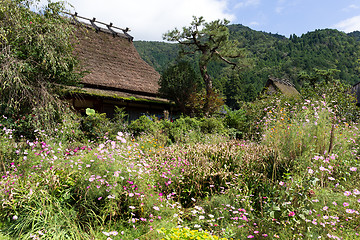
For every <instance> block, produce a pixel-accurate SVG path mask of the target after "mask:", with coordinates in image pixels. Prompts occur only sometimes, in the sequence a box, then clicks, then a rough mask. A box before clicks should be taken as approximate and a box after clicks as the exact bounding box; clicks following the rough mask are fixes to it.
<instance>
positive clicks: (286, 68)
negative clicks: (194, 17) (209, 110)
mask: <svg viewBox="0 0 360 240" xmlns="http://www.w3.org/2000/svg"><path fill="white" fill-rule="evenodd" d="M229 32H230V38H231V39H236V40H237V41H238V42H239V43H240V47H243V48H245V49H246V50H247V51H248V58H249V59H250V60H251V67H249V68H247V69H245V70H243V71H240V72H238V73H237V74H233V73H230V72H229V71H228V70H227V69H226V68H224V67H225V66H222V65H221V64H220V63H216V62H215V63H212V64H211V66H210V67H209V71H210V73H211V75H212V77H213V79H214V85H215V87H216V88H217V89H219V90H220V91H222V93H223V94H224V95H225V97H226V99H227V104H228V105H230V106H232V107H236V103H237V101H239V100H240V101H244V100H245V101H251V100H253V99H254V98H255V97H256V96H257V94H258V93H259V92H260V91H261V90H262V89H263V87H264V85H265V82H266V81H267V78H268V76H269V75H271V76H275V77H280V78H288V79H290V81H292V82H293V83H294V84H295V86H296V87H297V88H301V86H302V85H303V82H302V80H301V79H300V78H299V74H300V73H301V72H305V73H309V74H310V73H312V72H314V69H321V70H328V69H337V70H339V71H338V72H337V73H336V75H335V76H334V78H336V79H340V80H342V81H343V82H345V83H348V84H355V83H357V82H359V81H360V77H359V70H360V64H359V59H360V32H359V31H356V32H353V33H349V34H345V33H343V32H340V31H338V30H333V29H323V30H316V31H313V32H308V33H306V34H303V35H302V36H296V35H291V36H290V38H286V37H284V36H281V35H278V34H271V33H266V32H260V31H255V30H252V29H250V28H248V27H246V26H243V25H240V24H236V25H229ZM135 46H136V48H137V50H138V51H139V53H140V55H141V56H142V58H143V59H144V60H145V61H146V62H148V63H149V64H150V65H152V66H153V67H154V68H155V69H156V70H157V71H159V72H162V71H163V70H164V69H166V68H167V67H168V66H169V64H170V63H171V62H173V61H174V60H175V59H176V57H177V55H178V50H179V47H178V45H177V44H172V43H165V42H143V41H138V42H135Z"/></svg>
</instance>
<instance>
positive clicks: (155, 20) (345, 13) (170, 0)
mask: <svg viewBox="0 0 360 240" xmlns="http://www.w3.org/2000/svg"><path fill="white" fill-rule="evenodd" d="M42 1H46V0H42ZM67 2H68V3H69V4H70V5H72V6H73V8H72V7H70V8H69V9H70V10H71V11H72V12H74V11H76V12H78V14H79V15H81V16H84V17H88V18H93V17H96V18H97V20H99V21H102V22H106V23H107V22H109V23H110V22H112V23H113V24H114V25H115V26H118V27H122V28H125V27H129V28H130V29H131V32H130V34H131V35H132V36H134V38H135V40H147V41H161V40H162V35H163V34H164V33H165V32H167V31H169V30H172V29H174V28H175V27H177V28H182V27H183V26H187V25H189V23H190V22H191V20H192V16H204V18H205V20H207V21H212V20H216V19H223V18H226V19H228V20H230V21H231V23H234V24H235V23H239V24H243V25H245V26H248V27H250V28H252V29H254V30H258V31H265V32H271V33H278V34H281V35H285V36H287V37H289V35H290V34H296V35H298V36H301V34H303V33H307V32H309V31H314V30H316V29H324V28H336V29H338V30H340V31H344V32H352V31H354V30H360V0H130V1H129V0H101V1H99V0H67Z"/></svg>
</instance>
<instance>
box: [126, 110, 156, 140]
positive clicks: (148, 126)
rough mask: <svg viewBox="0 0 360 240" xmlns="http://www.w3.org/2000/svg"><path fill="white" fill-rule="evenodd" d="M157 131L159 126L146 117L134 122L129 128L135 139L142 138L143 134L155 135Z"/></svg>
mask: <svg viewBox="0 0 360 240" xmlns="http://www.w3.org/2000/svg"><path fill="white" fill-rule="evenodd" d="M157 129H158V126H157V124H156V123H155V122H154V121H153V120H152V119H151V118H150V117H148V116H146V115H143V116H141V117H140V118H138V119H136V120H134V121H132V122H131V123H130V124H129V126H128V130H129V131H130V132H131V133H132V134H133V135H134V136H135V137H137V136H140V135H141V134H153V133H155V131H156V130H157Z"/></svg>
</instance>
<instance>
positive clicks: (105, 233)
mask: <svg viewBox="0 0 360 240" xmlns="http://www.w3.org/2000/svg"><path fill="white" fill-rule="evenodd" d="M102 233H103V234H104V235H105V236H110V233H108V232H102Z"/></svg>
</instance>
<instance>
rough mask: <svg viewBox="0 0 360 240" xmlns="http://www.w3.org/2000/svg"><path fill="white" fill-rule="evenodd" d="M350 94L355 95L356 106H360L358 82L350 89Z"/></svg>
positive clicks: (359, 86) (359, 85)
mask: <svg viewBox="0 0 360 240" xmlns="http://www.w3.org/2000/svg"><path fill="white" fill-rule="evenodd" d="M351 92H352V93H354V94H355V95H356V100H357V104H356V105H358V106H360V82H358V83H357V84H355V85H354V86H353V87H352V88H351Z"/></svg>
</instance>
